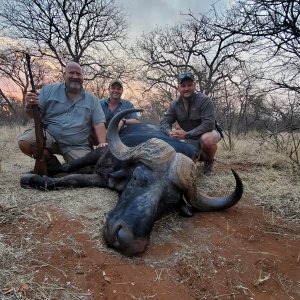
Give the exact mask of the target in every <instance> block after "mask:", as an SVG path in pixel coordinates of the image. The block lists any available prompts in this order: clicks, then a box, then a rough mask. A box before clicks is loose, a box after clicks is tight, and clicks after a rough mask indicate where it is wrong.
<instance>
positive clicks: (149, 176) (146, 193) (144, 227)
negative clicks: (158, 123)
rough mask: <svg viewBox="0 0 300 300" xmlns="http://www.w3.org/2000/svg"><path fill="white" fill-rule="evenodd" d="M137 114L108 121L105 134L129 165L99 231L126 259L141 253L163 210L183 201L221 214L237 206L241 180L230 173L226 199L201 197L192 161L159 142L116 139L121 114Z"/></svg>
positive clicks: (240, 192) (111, 149)
mask: <svg viewBox="0 0 300 300" xmlns="http://www.w3.org/2000/svg"><path fill="white" fill-rule="evenodd" d="M138 111H141V110H137V109H130V110H126V111H123V112H120V113H119V114H118V115H116V116H115V117H114V118H113V119H112V121H111V122H110V124H109V127H108V132H107V139H108V144H109V149H110V151H111V153H112V154H113V155H114V156H115V157H116V158H117V159H119V160H121V161H124V162H127V163H128V165H131V166H132V165H133V166H134V167H131V175H130V176H129V177H127V178H129V180H127V181H126V184H123V185H122V191H121V193H120V198H119V201H118V203H117V205H116V207H115V208H114V209H113V210H111V211H110V212H109V213H108V214H107V217H106V218H107V219H106V224H105V227H104V238H105V241H106V243H107V244H108V246H110V247H113V248H115V249H117V250H118V251H120V252H121V253H123V254H125V255H127V256H133V255H137V254H140V253H142V252H143V251H144V249H145V247H146V245H147V244H148V241H149V238H150V233H151V229H152V227H153V225H154V221H155V219H156V218H157V217H158V216H159V215H160V213H161V212H162V211H163V210H164V209H165V208H166V207H167V206H169V205H171V204H175V203H178V202H180V201H183V198H185V200H186V201H187V202H189V203H190V204H191V205H192V206H193V207H194V208H195V209H197V210H199V211H217V210H224V209H226V208H229V207H231V206H233V205H234V204H236V203H237V202H238V201H239V200H240V199H241V197H242V194H243V184H242V181H241V179H240V178H239V176H238V175H237V173H236V172H235V171H233V175H234V177H235V180H236V188H235V190H234V192H233V193H232V194H231V195H229V196H228V197H219V198H211V197H207V196H203V195H201V194H200V193H199V192H198V190H197V187H196V184H195V182H196V180H195V176H196V166H195V164H194V162H193V161H192V160H191V159H190V158H189V157H187V156H185V155H183V154H181V153H176V151H175V150H174V148H173V147H171V146H170V145H169V144H167V143H166V142H164V141H162V140H160V139H156V138H154V139H150V140H148V141H146V142H144V143H142V144H140V145H138V146H136V147H127V146H126V145H125V144H124V143H123V142H122V141H121V139H120V137H119V134H118V124H119V121H120V120H121V119H122V118H123V117H124V116H125V115H126V114H128V113H131V112H138ZM116 177H117V176H112V178H114V181H113V182H112V183H111V188H114V186H113V185H114V184H116V182H117V181H116ZM120 177H121V176H120Z"/></svg>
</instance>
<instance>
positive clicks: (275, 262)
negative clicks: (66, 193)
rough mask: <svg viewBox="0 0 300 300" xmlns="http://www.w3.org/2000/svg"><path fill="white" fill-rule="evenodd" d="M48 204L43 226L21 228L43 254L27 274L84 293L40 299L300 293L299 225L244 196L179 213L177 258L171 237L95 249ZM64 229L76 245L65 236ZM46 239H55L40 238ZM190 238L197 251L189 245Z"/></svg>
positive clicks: (298, 296)
mask: <svg viewBox="0 0 300 300" xmlns="http://www.w3.org/2000/svg"><path fill="white" fill-rule="evenodd" d="M49 209H50V210H51V211H52V213H51V215H54V213H55V217H54V218H53V220H52V222H51V225H50V226H43V225H41V226H40V227H37V228H30V226H31V222H30V221H28V220H27V221H24V222H26V223H27V224H26V226H27V228H28V230H35V234H34V236H35V237H36V240H37V242H36V247H35V249H33V253H32V254H33V255H34V257H35V259H36V260H37V261H43V262H46V263H44V264H43V266H42V267H40V268H39V271H38V272H37V273H36V275H35V277H34V282H35V283H41V284H42V283H45V282H49V283H50V281H51V280H53V278H57V279H59V281H60V284H61V285H62V286H63V287H64V288H65V289H66V290H67V289H68V287H70V286H71V285H72V286H76V287H77V288H78V289H79V290H81V291H82V292H84V293H85V296H80V297H71V296H69V297H64V296H53V297H51V298H47V299H93V300H97V299H110V300H114V299H159V300H169V299H172V300H176V299H178V300H179V299H187V300H188V299H266V300H269V299H280V300H282V299H300V239H299V228H298V227H296V226H295V225H292V224H287V223H285V222H283V221H280V220H276V224H270V223H269V222H267V220H266V217H265V215H264V214H263V210H262V208H261V207H258V206H255V205H254V204H253V203H252V202H251V201H250V200H249V199H243V200H242V203H239V204H238V205H237V206H235V207H233V208H231V209H229V210H227V211H224V212H219V213H197V214H196V215H195V216H194V217H193V218H184V219H181V221H182V222H183V228H182V230H180V231H178V232H177V235H178V238H179V239H180V240H182V241H183V242H185V244H186V247H187V249H186V253H187V254H188V257H187V256H185V257H182V258H180V257H179V256H180V251H181V250H182V249H181V248H182V247H181V248H180V247H179V246H178V244H176V243H174V244H173V243H171V242H168V243H166V244H163V245H161V244H159V245H158V244H156V243H155V242H154V241H150V245H149V247H148V249H147V250H146V252H145V253H144V254H143V255H142V256H141V257H140V258H133V259H132V258H124V257H122V256H120V255H119V254H117V253H114V252H111V253H109V252H106V251H105V252H102V251H101V250H99V249H97V247H96V245H95V241H94V239H93V238H92V237H91V236H89V235H88V234H87V233H84V232H85V230H84V226H83V225H82V223H81V222H80V220H74V219H71V220H70V219H67V217H66V216H64V215H63V213H62V212H61V211H58V210H56V209H53V208H49ZM11 226H13V225H11ZM2 229H3V228H2ZM10 230H11V228H10ZM196 232H198V234H195V233H196ZM20 233H21V232H19V234H20ZM199 233H201V234H199ZM66 237H68V238H70V237H71V238H72V239H73V240H74V241H73V242H74V243H75V244H76V245H77V246H76V249H75V248H74V247H71V246H70V243H64V242H65V241H66ZM48 240H50V241H53V243H54V244H55V245H56V246H55V247H52V246H51V245H48V246H46V245H47V243H45V241H48ZM195 244H196V246H197V247H196V249H198V251H190V252H189V249H190V247H191V248H192V246H193V247H195ZM58 245H61V246H58ZM187 254H185V255H187ZM175 256H178V261H177V263H175V264H174V265H172V264H165V263H162V264H161V265H153V264H152V263H151V259H152V258H159V259H160V260H161V261H164V259H165V260H167V259H168V258H170V257H173V258H174V257H175ZM29 267H30V266H29ZM31 288H32V287H31V286H30V283H29V284H28V286H26V288H24V294H25V293H26V295H27V297H29V299H32V298H31V296H30V295H31V293H30V289H31ZM35 299H36V298H35ZM39 299H40V298H39Z"/></svg>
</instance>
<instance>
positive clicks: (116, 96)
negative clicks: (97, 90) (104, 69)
mask: <svg viewBox="0 0 300 300" xmlns="http://www.w3.org/2000/svg"><path fill="white" fill-rule="evenodd" d="M108 92H109V97H108V98H104V99H101V100H100V104H101V106H102V109H103V111H104V114H105V118H106V123H105V127H106V128H107V127H108V124H109V122H110V120H111V119H112V118H113V117H114V116H115V115H116V114H117V113H118V112H120V111H122V110H125V109H129V108H134V106H133V104H132V103H131V102H130V101H129V100H125V99H122V98H121V96H122V94H123V83H122V82H121V81H120V80H119V79H113V80H111V81H110V83H109V86H108ZM138 122H139V116H138V115H137V113H131V114H129V115H127V116H125V118H124V119H122V120H121V121H120V124H119V128H120V129H121V128H123V127H124V126H127V125H130V124H133V123H138Z"/></svg>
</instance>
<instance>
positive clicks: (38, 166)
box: [25, 53, 48, 175]
mask: <svg viewBox="0 0 300 300" xmlns="http://www.w3.org/2000/svg"><path fill="white" fill-rule="evenodd" d="M25 55H26V63H27V69H28V73H29V79H30V84H31V91H32V92H33V93H35V92H36V89H35V85H34V81H33V76H32V71H31V65H30V55H29V54H28V53H26V54H25ZM32 112H33V120H34V129H35V138H36V148H37V153H36V155H35V165H34V169H33V172H34V173H35V174H38V175H48V168H47V164H46V161H45V157H44V149H45V145H46V140H45V135H44V129H43V123H42V118H41V114H40V109H39V106H38V105H33V106H32Z"/></svg>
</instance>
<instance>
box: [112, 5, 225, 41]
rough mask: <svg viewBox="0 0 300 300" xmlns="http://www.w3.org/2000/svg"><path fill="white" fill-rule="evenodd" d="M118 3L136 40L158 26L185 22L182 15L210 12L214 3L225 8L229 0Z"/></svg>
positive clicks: (132, 36)
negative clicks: (124, 12) (123, 10)
mask: <svg viewBox="0 0 300 300" xmlns="http://www.w3.org/2000/svg"><path fill="white" fill-rule="evenodd" d="M116 3H117V4H119V5H121V6H122V7H124V8H125V10H126V11H127V15H128V22H129V25H130V29H129V36H130V38H135V37H137V36H139V35H141V34H142V33H143V32H145V33H147V32H149V31H151V30H152V29H154V28H155V27H156V26H159V27H163V26H166V25H170V26H172V25H175V24H176V23H178V22H179V21H184V17H182V16H181V15H180V13H188V12H189V10H191V12H192V13H193V14H194V15H195V16H197V14H198V13H199V12H206V11H208V10H209V9H210V8H211V5H212V4H213V3H216V5H217V6H224V5H225V4H226V3H228V0H187V1H183V0H116Z"/></svg>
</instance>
